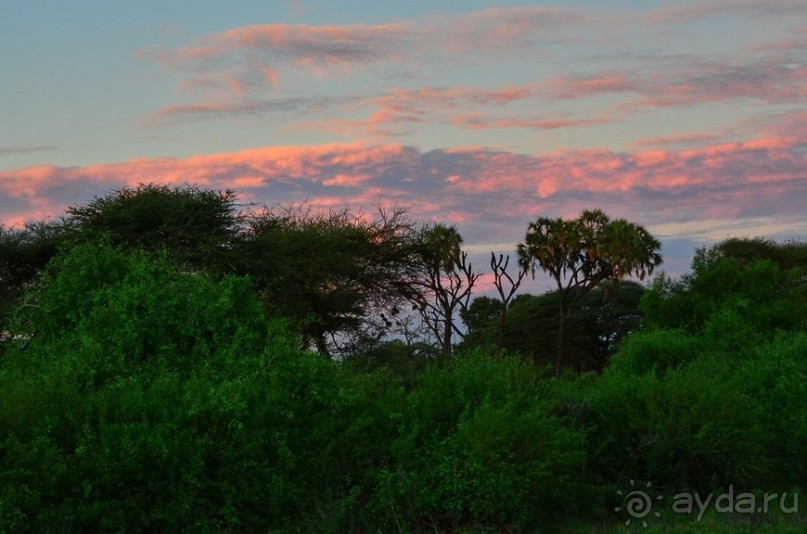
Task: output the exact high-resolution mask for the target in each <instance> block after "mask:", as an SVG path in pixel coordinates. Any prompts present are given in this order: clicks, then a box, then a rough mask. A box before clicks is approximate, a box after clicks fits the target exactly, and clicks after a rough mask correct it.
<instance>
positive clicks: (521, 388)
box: [0, 189, 807, 532]
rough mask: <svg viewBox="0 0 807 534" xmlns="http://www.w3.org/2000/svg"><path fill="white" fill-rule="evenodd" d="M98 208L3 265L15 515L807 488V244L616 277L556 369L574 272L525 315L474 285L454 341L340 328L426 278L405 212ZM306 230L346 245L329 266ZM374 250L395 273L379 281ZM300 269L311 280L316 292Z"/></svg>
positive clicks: (30, 524)
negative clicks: (372, 215)
mask: <svg viewBox="0 0 807 534" xmlns="http://www.w3.org/2000/svg"><path fill="white" fill-rule="evenodd" d="M158 192H159V191H158ZM162 193H165V194H169V195H170V194H177V193H176V192H171V191H168V190H162ZM179 193H181V194H183V195H190V196H191V197H193V195H196V194H198V191H196V190H193V189H190V190H188V189H186V190H180V191H179ZM149 194H151V192H149ZM157 197H159V198H161V197H160V195H159V194H158V195H157ZM131 198H134V199H135V200H137V201H138V202H139V201H140V200H142V199H138V197H137V195H133V196H131ZM131 198H130V197H129V196H125V195H124V196H123V197H122V198H121V199H114V198H112V199H105V200H103V202H101V201H99V202H97V203H96V204H94V206H95V207H97V208H98V209H99V210H100V213H101V214H103V213H105V212H104V210H106V209H108V208H109V206H112V207H113V208H115V209H118V207H119V204H118V203H116V202H117V201H120V203H122V204H123V205H126V206H131V204H128V203H127V202H129V201H130V200H131ZM201 199H202V200H204V201H205V202H212V205H213V206H214V207H215V206H216V205H217V204H216V203H217V202H226V203H228V205H229V203H232V197H229V196H226V195H225V196H218V197H216V196H210V195H208V194H206V193H205V194H204V195H202V196H201ZM216 199H218V200H216ZM160 202H162V201H160ZM191 204H192V205H193V203H191ZM145 205H150V204H149V203H148V202H146V203H145ZM159 205H160V206H163V208H164V209H168V207H169V206H170V205H171V204H170V203H169V204H162V203H160V204H159ZM204 205H205V206H207V205H208V204H204ZM135 207H137V206H135ZM138 209H140V208H138ZM185 209H187V206H185ZM127 210H128V208H127ZM214 211H215V210H214ZM74 212H75V213H77V214H81V217H86V218H87V220H88V221H89V220H91V221H93V223H92V224H93V225H96V224H98V225H100V227H99V228H95V226H89V225H87V224H86V223H82V222H81V221H73V222H72V223H70V225H68V226H66V227H60V228H59V229H58V231H57V230H54V229H53V228H52V229H50V230H47V231H46V230H45V229H43V227H41V226H40V227H31V228H29V229H27V230H25V231H24V232H23V233H19V232H18V233H14V232H6V233H5V234H3V235H2V236H0V237H2V238H3V239H2V240H0V249H2V253H3V254H5V256H4V255H2V254H0V260H2V261H0V263H2V262H4V263H3V265H4V266H5V267H4V269H5V270H4V271H0V272H2V273H16V274H15V277H9V276H8V275H7V274H3V277H4V278H3V280H4V283H6V282H8V283H9V284H10V285H9V286H8V287H9V290H8V292H7V293H6V294H5V295H7V296H8V298H7V299H6V300H4V306H5V308H4V309H3V314H4V315H3V317H4V323H3V325H4V326H3V328H4V329H5V333H4V335H3V338H2V341H0V386H1V387H2V394H0V531H3V532H5V531H9V532H25V531H31V530H35V531H65V530H68V531H152V530H169V531H173V530H194V531H267V530H270V531H316V532H351V531H352V532H368V531H370V532H373V531H382V532H385V531H415V532H417V531H424V532H425V531H468V532H473V531H477V532H479V531H513V532H535V531H549V532H552V531H568V530H573V529H575V528H578V527H579V528H581V529H586V528H588V526H590V525H598V526H600V527H602V526H603V525H606V526H608V525H611V526H616V525H618V524H621V523H623V522H624V520H625V517H624V515H620V514H619V513H616V512H614V509H615V508H617V507H619V506H622V505H624V502H623V500H622V497H621V496H620V495H619V494H618V493H617V490H627V489H629V486H628V484H629V481H630V480H635V481H652V483H653V486H654V488H656V489H657V490H658V491H660V492H662V493H663V494H665V495H668V496H669V495H672V494H674V493H675V492H678V491H697V492H700V493H701V494H705V493H708V492H711V491H720V490H725V489H726V488H727V487H728V486H729V485H732V486H733V487H734V488H735V491H736V492H741V491H753V492H757V493H759V492H763V491H779V492H782V491H788V492H792V491H799V490H802V491H803V489H804V488H805V486H807V484H806V482H807V465H806V464H805V455H804V450H805V446H807V408H806V407H805V399H807V328H805V327H806V326H807V311H806V310H805V305H807V278H806V277H805V274H807V264H805V262H804V261H803V260H804V257H805V254H804V250H805V247H804V246H803V245H800V244H797V243H792V244H776V243H771V242H766V241H762V240H730V241H726V242H723V243H720V244H718V245H716V246H714V247H712V248H709V249H704V250H700V251H698V252H697V253H696V256H695V259H694V261H693V269H692V272H691V274H689V275H687V276H685V277H683V278H681V279H680V280H671V279H669V278H667V277H664V276H661V277H658V278H657V279H656V280H655V282H654V283H653V284H652V285H651V286H650V287H649V288H646V289H645V288H643V287H642V286H639V285H638V284H634V283H632V282H621V283H617V284H611V283H608V284H604V285H599V286H598V287H597V288H593V289H592V290H591V291H588V292H587V293H586V294H585V295H581V296H580V297H579V299H575V307H574V309H573V310H572V312H571V313H570V314H569V317H568V321H567V322H566V324H565V329H566V332H565V344H564V348H563V350H564V351H565V352H564V353H563V356H564V360H565V361H566V362H567V364H568V365H567V367H566V370H565V372H564V373H562V374H561V376H560V379H558V378H555V376H554V375H555V372H556V368H555V365H554V364H555V361H556V360H555V357H556V352H555V347H556V345H555V339H556V332H557V328H558V326H557V323H555V322H554V320H553V319H554V318H555V317H557V313H558V298H559V295H558V294H557V293H549V294H547V295H541V296H521V297H517V298H515V299H513V300H512V301H511V302H509V304H508V312H509V313H507V320H506V321H502V316H503V313H502V303H501V302H498V303H497V302H496V301H495V299H490V298H479V299H477V301H474V303H472V304H471V305H470V306H468V307H467V308H465V309H464V313H463V321H464V322H465V324H466V325H467V326H468V331H467V336H466V338H465V340H464V341H463V343H461V344H460V345H459V346H458V347H455V350H454V351H453V354H452V355H451V356H448V357H447V356H446V354H445V351H444V348H445V346H444V344H443V341H444V340H435V341H436V342H435V344H433V345H429V343H427V342H426V341H424V340H423V339H417V340H410V339H408V338H405V337H404V338H402V339H397V340H392V341H385V340H384V339H382V338H378V337H373V336H364V337H362V338H361V339H360V340H359V342H357V343H355V344H353V345H351V347H353V348H352V349H351V350H352V352H350V353H348V354H345V357H343V358H330V357H327V356H328V354H327V353H326V350H325V349H327V348H328V347H323V350H319V351H317V348H318V346H319V345H320V343H319V342H322V341H323V340H324V339H325V334H326V333H327V332H330V331H344V330H345V329H347V330H350V331H353V332H358V331H360V330H361V329H360V328H354V326H355V325H356V324H358V323H359V322H360V321H361V319H362V317H365V316H371V315H373V314H381V313H384V314H385V315H383V318H380V317H381V315H379V316H378V317H375V320H377V321H378V322H379V323H380V324H381V325H385V324H386V323H394V321H395V320H397V319H396V317H395V316H393V315H392V314H391V313H390V312H389V309H388V308H384V305H385V304H390V305H393V304H394V305H400V304H401V302H402V301H401V299H405V298H407V296H411V295H407V291H410V290H411V287H412V286H410V285H408V283H409V282H411V279H410V278H409V277H413V276H417V274H418V272H422V271H418V265H417V255H418V254H419V253H422V252H423V251H422V249H419V248H418V247H420V246H422V243H420V244H419V243H418V242H417V241H416V240H415V241H408V239H409V237H412V236H413V234H408V233H407V232H408V230H406V228H405V226H406V225H404V226H401V224H403V222H404V219H401V218H400V217H401V215H400V214H399V215H396V216H395V217H398V218H397V219H394V220H395V221H397V223H395V224H391V225H390V224H389V222H387V223H384V221H385V220H386V221H389V219H383V218H382V219H380V220H376V223H375V224H376V226H361V224H364V223H359V226H355V225H354V224H355V222H354V221H352V220H351V219H349V218H346V215H345V213H341V214H339V215H338V216H328V217H321V216H316V217H311V216H305V217H303V218H300V216H299V215H297V216H295V217H292V218H291V219H289V218H285V219H284V218H280V219H279V220H277V221H275V223H276V224H275V223H271V224H270V222H271V220H273V219H271V220H270V218H268V216H267V215H266V214H265V213H264V214H262V215H260V216H259V218H258V219H252V221H251V222H250V223H249V226H248V228H251V230H250V231H249V232H247V234H246V239H245V240H244V241H238V240H237V239H236V240H232V239H230V238H227V239H223V238H222V239H219V238H215V235H213V236H212V237H211V239H213V238H215V239H214V241H215V242H211V241H207V240H203V241H202V243H203V245H200V246H202V249H200V250H197V249H195V245H194V243H196V241H194V239H191V238H190V237H188V236H186V235H184V234H183V233H182V232H187V233H190V232H192V231H196V229H197V228H196V223H195V222H194V221H197V220H207V219H194V218H192V217H188V218H183V217H178V216H177V217H176V220H175V221H174V222H172V220H167V221H163V223H164V224H150V225H149V224H145V223H141V222H138V218H137V217H136V216H133V215H131V213H129V212H128V211H126V212H125V213H126V214H127V215H126V217H123V216H121V217H118V218H112V219H111V220H114V221H117V222H115V224H114V225H112V224H107V223H103V224H101V223H99V222H98V221H103V220H108V219H109V218H107V219H104V217H101V216H100V215H99V214H98V213H96V212H94V211H92V210H89V209H87V210H84V211H80V210H78V209H76V210H74ZM216 213H218V212H216ZM155 216H156V215H155ZM171 217H174V215H171ZM340 217H341V218H340ZM212 220H214V221H219V222H220V223H221V224H222V225H223V227H226V228H230V227H231V223H232V224H236V225H237V221H236V220H235V219H231V218H229V217H223V218H215V217H214V218H213V219H212ZM121 221H122V222H121ZM185 221H189V222H188V224H187V225H186V224H185ZM267 221H268V222H267ZM217 224H218V223H217ZM406 224H409V223H406ZM115 225H118V226H115ZM177 225H179V227H180V229H183V230H182V232H178V231H171V228H174V230H176V228H175V227H176V226H177ZM347 227H349V228H347ZM143 228H145V230H144V229H143ZM351 228H352V229H351ZM432 228H433V227H432ZM155 229H156V230H155ZM357 229H358V230H357ZM361 229H364V230H377V231H378V232H379V233H376V234H374V236H375V237H374V238H373V239H370V240H367V239H366V238H365V237H362V236H361V234H362V231H363V230H361ZM384 229H386V230H384ZM382 230H384V231H382ZM297 231H303V233H302V234H300V235H302V236H303V237H305V239H302V240H295V238H294V236H295V235H297V234H295V232H297ZM37 232H40V233H41V237H42V239H41V240H39V239H38V238H37V235H39V234H37ZM127 232H132V233H131V235H130V234H127ZM154 232H157V234H155V233H154ZM448 233H450V232H448ZM126 235H129V237H128V238H124V237H123V236H126ZM155 235H156V236H157V237H155ZM161 235H162V236H174V237H171V239H169V240H168V241H166V242H163V241H161V240H160V238H159V236H161ZM222 235H229V234H226V232H225V234H222ZM135 236H139V237H136V238H135ZM390 236H393V237H394V238H395V239H388V238H389V237H390ZM407 236H408V237H407ZM404 237H406V239H403V238H404ZM260 243H264V244H266V247H269V249H266V250H265V249H264V248H261V247H260V246H259V244H260ZM306 243H308V244H309V245H312V246H314V245H316V246H315V247H314V248H316V247H320V248H321V249H323V250H324V252H323V254H325V252H327V249H326V247H325V244H326V243H330V245H328V246H329V247H332V248H334V249H335V250H336V251H337V252H338V254H339V255H338V256H336V257H338V258H341V260H340V261H341V262H343V263H344V265H341V266H340V264H337V265H336V266H335V268H334V270H333V271H332V272H330V273H325V272H321V271H323V269H324V267H322V264H321V263H319V262H320V261H324V260H323V258H320V259H318V261H317V262H313V263H312V266H311V270H309V271H306V270H305V269H304V268H303V267H304V264H305V257H302V256H300V255H305V254H310V253H312V250H313V249H310V248H307V245H306V246H304V245H305V244H306ZM146 244H148V246H146ZM348 244H351V245H350V247H348V246H347V245H348ZM455 244H456V242H455ZM376 245H379V246H380V245H383V247H382V248H376ZM392 245H395V246H392ZM175 247H179V249H178V250H179V252H177V250H176V249H175ZM183 247H188V248H187V249H183ZM236 250H238V251H239V254H241V256H240V257H241V260H238V257H239V256H232V255H231V254H232V253H233V251H236ZM250 250H252V251H253V252H249V251H250ZM272 250H273V251H274V254H272V253H271V251H272ZM14 251H27V252H26V254H27V255H15V254H14V253H13V252H14ZM258 251H260V254H259V253H258ZM197 252H204V253H200V254H197ZM353 252H355V253H356V254H357V255H359V256H361V255H364V254H370V255H373V256H372V258H375V259H374V260H373V259H372V258H371V259H370V260H368V261H367V262H366V263H365V265H366V266H368V268H369V269H370V270H368V271H367V272H365V271H356V269H358V268H359V266H357V265H355V264H352V263H351V262H350V254H352V253H353ZM284 257H289V258H290V265H293V267H292V268H287V267H284V265H283V261H282V259H283V258H284ZM432 257H433V256H432ZM4 258H5V259H4ZM26 258H28V260H26ZM246 260H249V261H246ZM291 260H293V261H291ZM26 261H28V263H27V264H26ZM26 265H27V266H28V267H27V270H26V269H23V267H24V266H26ZM449 267H450V265H449ZM440 268H441V269H442V267H440ZM373 269H375V272H378V273H381V274H382V275H383V276H384V277H386V278H385V280H386V282H384V284H381V285H379V284H376V285H373V284H370V282H366V283H365V282H364V281H363V278H362V277H363V276H366V275H367V273H369V272H372V270H373ZM273 273H276V276H277V277H278V278H275V277H273ZM395 273H397V274H395ZM396 276H397V277H398V278H396ZM280 277H282V280H285V281H288V280H294V283H295V284H297V286H298V287H303V286H306V284H309V283H310V284H311V287H310V289H307V290H306V291H307V293H305V295H304V296H303V297H301V298H302V299H303V300H302V302H296V301H294V299H293V295H294V291H293V289H292V288H287V287H285V286H283V285H282V284H281V282H280V280H281V278H280ZM396 280H397V282H401V283H400V284H398V283H397V282H396ZM352 284H354V285H352ZM368 284H369V285H368ZM415 287H417V286H415ZM351 288H355V291H356V292H357V293H352V290H351ZM329 291H330V292H329ZM329 295H333V300H329ZM12 297H13V298H12ZM387 299H389V300H387ZM486 299H487V300H486ZM421 302H422V300H421ZM382 310H384V311H382ZM623 514H624V512H623ZM803 517H804V516H803V512H802V515H801V516H798V517H788V518H784V519H782V518H781V517H767V516H765V517H762V518H759V517H755V518H754V521H756V523H755V525H756V526H755V528H756V527H758V526H759V525H760V522H762V523H763V524H764V523H765V522H770V524H771V525H772V527H771V528H780V527H786V526H790V527H792V528H793V529H794V531H795V530H796V529H798V528H800V526H803V523H800V522H803ZM661 520H663V519H661ZM661 520H660V521H661ZM780 522H783V523H780Z"/></svg>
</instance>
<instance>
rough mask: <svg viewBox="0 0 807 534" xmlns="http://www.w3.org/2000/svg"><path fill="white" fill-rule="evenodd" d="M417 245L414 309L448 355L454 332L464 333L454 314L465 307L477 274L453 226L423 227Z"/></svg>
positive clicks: (449, 354)
mask: <svg viewBox="0 0 807 534" xmlns="http://www.w3.org/2000/svg"><path fill="white" fill-rule="evenodd" d="M421 246H422V248H421V255H422V260H423V265H422V267H423V274H422V275H421V277H420V279H419V280H418V281H416V282H415V286H416V288H417V291H415V292H414V295H415V298H414V301H415V309H416V310H417V311H418V313H419V314H420V316H421V318H422V319H423V322H424V324H425V325H426V326H427V328H428V329H429V331H430V332H431V334H432V335H434V337H435V338H436V339H437V342H438V344H439V345H440V347H441V353H442V355H443V357H449V356H451V352H452V339H453V337H454V334H455V333H456V334H458V335H460V336H462V335H463V334H464V333H463V332H462V330H460V329H459V328H458V327H457V325H456V322H455V321H454V315H455V313H457V312H458V311H461V310H464V309H466V308H467V307H468V301H469V300H470V298H471V291H472V290H473V287H474V284H476V281H477V279H478V278H479V276H480V275H479V273H475V272H474V270H473V267H472V265H471V263H470V262H469V261H468V253H466V252H464V251H463V250H462V248H461V246H462V236H460V234H459V232H458V231H457V229H456V228H455V227H454V226H446V225H444V224H432V225H429V226H427V227H425V228H424V229H423V231H422V235H421Z"/></svg>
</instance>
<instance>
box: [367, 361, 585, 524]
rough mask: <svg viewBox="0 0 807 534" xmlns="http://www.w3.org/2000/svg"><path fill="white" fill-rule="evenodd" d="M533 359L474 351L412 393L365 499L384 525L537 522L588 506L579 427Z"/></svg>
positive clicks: (435, 371) (428, 376)
mask: <svg viewBox="0 0 807 534" xmlns="http://www.w3.org/2000/svg"><path fill="white" fill-rule="evenodd" d="M553 398H554V393H553V392H552V385H551V384H550V382H549V381H547V380H545V379H543V378H542V377H541V374H540V373H539V372H538V371H537V370H536V369H534V368H533V367H531V366H525V365H523V364H522V363H520V362H518V361H516V360H514V359H511V358H503V359H497V358H492V357H488V356H485V355H483V354H481V353H472V354H470V355H467V356H465V357H463V358H461V359H459V360H458V361H456V362H455V364H454V365H447V366H438V365H433V366H431V367H430V369H429V370H428V371H427V372H426V373H425V375H424V376H423V377H422V380H421V382H420V383H419V384H418V386H417V387H416V388H415V389H414V390H413V391H412V392H411V393H410V394H409V409H408V411H407V414H406V415H405V417H406V422H405V427H404V429H403V431H402V433H401V436H400V437H399V438H398V440H396V442H395V443H394V445H393V457H392V465H391V466H390V467H389V468H387V469H384V470H382V471H381V472H380V473H379V487H378V489H377V492H376V494H375V495H374V499H373V502H372V503H371V505H370V508H371V510H373V511H374V516H375V518H376V522H377V524H379V525H380V527H381V528H382V529H383V528H394V527H395V525H396V524H397V525H408V526H409V528H415V529H424V530H425V529H438V530H457V529H474V528H476V529H481V528H498V529H515V530H518V529H534V528H536V527H537V525H542V524H543V525H547V524H551V521H553V520H557V519H558V518H560V517H563V516H564V515H567V514H572V513H575V512H577V511H579V509H580V508H584V507H585V504H586V502H585V499H583V498H581V495H582V491H583V489H584V488H582V486H583V485H582V484H581V482H580V477H581V473H582V472H581V467H582V464H583V456H582V450H581V447H582V434H581V433H579V432H576V431H573V430H570V429H568V428H565V427H564V426H563V424H562V421H561V420H560V418H558V417H557V416H556V414H555V413H554V412H553V410H554V406H555V402H554V400H553Z"/></svg>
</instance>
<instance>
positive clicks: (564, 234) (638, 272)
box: [518, 210, 661, 376]
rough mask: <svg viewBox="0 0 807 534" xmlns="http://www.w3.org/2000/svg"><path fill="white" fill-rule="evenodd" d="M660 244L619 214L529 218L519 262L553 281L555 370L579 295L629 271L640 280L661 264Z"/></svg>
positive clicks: (592, 212)
mask: <svg viewBox="0 0 807 534" xmlns="http://www.w3.org/2000/svg"><path fill="white" fill-rule="evenodd" d="M660 247H661V244H660V243H659V241H658V240H656V239H655V238H654V237H653V236H652V235H650V233H649V232H648V231H647V230H645V229H644V227H642V226H640V225H638V224H635V223H632V222H629V221H627V220H625V219H617V220H614V221H611V220H610V219H609V217H608V216H607V215H606V214H605V213H603V212H602V211H601V210H586V211H583V213H582V214H581V215H580V217H578V218H577V219H570V220H564V219H561V218H548V217H540V218H538V219H537V220H536V221H535V222H533V223H530V225H529V227H528V228H527V235H526V237H525V239H524V242H523V243H520V244H519V245H518V258H519V265H520V266H521V268H522V269H523V270H524V271H530V272H531V273H532V275H533V277H534V276H535V271H536V268H540V269H541V270H543V271H544V272H547V273H549V275H550V276H551V277H552V278H553V279H554V280H555V283H556V284H557V287H558V291H559V295H560V303H559V304H560V305H559V311H558V333H557V337H556V339H555V375H556V376H560V370H561V366H562V364H563V333H564V327H565V324H566V320H567V319H568V318H569V315H570V314H571V312H572V309H573V308H574V305H575V304H576V303H577V302H578V300H579V299H580V297H582V296H583V295H584V294H586V293H588V292H589V291H591V290H592V289H593V288H594V287H596V286H597V285H599V284H600V283H601V282H603V281H605V280H614V281H618V280H622V279H623V278H625V277H626V276H631V275H634V276H637V277H638V278H639V279H640V280H643V279H644V278H645V276H647V275H649V274H652V272H653V269H654V268H655V267H657V266H658V265H660V264H661V255H660V254H659V253H658V249H659V248H660Z"/></svg>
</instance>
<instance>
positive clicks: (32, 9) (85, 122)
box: [0, 0, 807, 272]
mask: <svg viewBox="0 0 807 534" xmlns="http://www.w3.org/2000/svg"><path fill="white" fill-rule="evenodd" d="M65 6H66V4H64V3H62V2H42V1H39V2H38V1H31V2H8V1H0V68H2V72H3V73H4V74H3V76H2V78H0V94H2V96H3V98H2V101H0V123H2V125H3V126H2V129H0V221H2V222H3V223H4V224H6V225H11V224H19V223H20V222H21V221H24V220H31V219H36V218H42V217H49V216H50V217H55V216H58V215H59V214H61V213H62V212H63V211H64V209H65V208H66V207H67V206H69V205H74V204H80V203H83V202H86V201H88V200H90V199H91V198H92V197H93V196H94V195H100V194H104V193H105V192H106V191H109V190H110V189H111V188H114V187H118V186H120V185H124V184H126V185H136V184H137V183H138V182H158V183H178V184H181V183H196V184H199V185H203V186H207V187H215V188H227V187H231V188H234V189H236V190H238V191H240V192H241V194H242V197H243V198H244V199H245V201H250V202H265V203H268V204H274V203H288V202H300V201H303V200H308V201H309V202H311V203H312V204H314V205H316V206H320V207H338V206H342V205H350V206H353V207H356V208H367V207H368V206H369V205H370V204H372V203H373V202H381V203H387V202H388V203H393V202H399V203H402V204H404V205H408V206H410V207H411V209H412V211H413V212H414V213H415V214H417V215H418V216H420V217H423V218H433V219H436V220H442V221H446V222H449V223H454V224H456V225H457V226H458V228H459V229H460V232H461V233H462V234H463V235H464V236H465V238H466V242H467V243H468V245H469V246H470V247H471V248H472V249H474V250H479V251H483V250H489V249H497V250H502V251H508V250H509V249H508V247H510V248H511V247H512V245H514V244H515V243H516V242H517V241H519V240H520V239H521V238H522V237H523V234H524V231H525V230H526V225H527V223H528V222H529V221H530V220H533V219H534V218H536V217H538V216H541V215H552V216H557V215H562V216H573V215H576V214H577V213H579V211H580V210H581V209H583V208H588V207H600V208H603V209H604V210H605V211H606V212H608V213H609V214H611V215H612V216H615V217H627V218H629V219H632V220H635V221H636V222H639V223H641V224H644V225H645V226H647V227H648V228H649V229H650V230H651V231H653V232H654V233H656V234H657V235H659V236H660V237H661V238H662V240H663V242H664V244H665V254H666V256H667V260H668V261H667V268H668V270H672V271H673V272H680V271H681V270H683V269H685V267H686V264H687V263H688V261H689V258H690V257H691V253H692V248H693V247H694V246H697V245H699V244H704V243H709V242H713V241H714V240H717V239H722V238H725V237H728V236H733V235H752V236H753V235H766V236H772V237H777V238H801V237H803V236H804V235H805V233H807V221H805V217H804V215H803V211H804V210H803V204H804V199H805V198H807V195H805V192H807V171H805V169H806V168H807V165H805V159H807V150H805V144H806V143H805V131H807V127H805V124H807V108H806V107H805V103H806V102H807V89H806V88H807V66H806V65H805V60H804V58H805V57H807V53H805V52H807V2H805V1H792V0H776V1H773V0H769V1H762V0H732V1H727V0H714V1H708V2H707V1H687V2H684V1H675V2H672V1H660V2H641V1H632V2H628V1H623V2H607V3H606V2H574V1H572V2H564V3H560V2H555V3H553V2H521V3H516V2H482V1H477V2H471V1H462V2H460V1H448V0H445V1H437V2H435V1H431V2H394V3H393V2H390V3H387V2H377V1H342V2H324V1H319V2H313V1H305V0H300V1H293V2H292V1H288V2H280V1H278V2H227V3H223V2H212V1H211V2H181V1H162V2H152V1H144V2H136V3H135V2H131V3H124V2H85V1H74V2H70V3H69V8H67V7H65Z"/></svg>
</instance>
